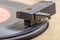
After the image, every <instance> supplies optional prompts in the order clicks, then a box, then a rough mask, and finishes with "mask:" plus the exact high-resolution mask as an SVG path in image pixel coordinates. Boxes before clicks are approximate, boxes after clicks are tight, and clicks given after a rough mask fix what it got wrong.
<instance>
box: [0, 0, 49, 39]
mask: <svg viewBox="0 0 60 40" xmlns="http://www.w3.org/2000/svg"><path fill="white" fill-rule="evenodd" d="M27 6H28V5H26V4H23V3H18V2H12V1H0V40H3V39H4V40H16V39H21V40H23V39H31V38H33V37H35V36H37V35H39V34H40V33H42V32H43V31H45V30H46V29H47V27H48V21H46V20H45V19H44V20H43V21H42V22H41V23H39V24H37V25H38V26H37V25H35V26H32V27H29V28H27V29H24V28H25V25H24V20H23V19H18V18H16V11H18V10H22V9H23V8H24V7H27ZM1 15H2V16H1Z"/></svg>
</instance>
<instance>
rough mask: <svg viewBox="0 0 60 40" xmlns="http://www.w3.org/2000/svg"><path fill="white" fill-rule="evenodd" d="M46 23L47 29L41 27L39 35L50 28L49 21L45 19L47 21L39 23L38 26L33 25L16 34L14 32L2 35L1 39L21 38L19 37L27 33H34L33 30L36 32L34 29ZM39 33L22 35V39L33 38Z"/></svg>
mask: <svg viewBox="0 0 60 40" xmlns="http://www.w3.org/2000/svg"><path fill="white" fill-rule="evenodd" d="M44 24H47V25H46V28H45V29H41V30H40V32H38V33H37V35H39V34H41V33H43V32H44V31H45V30H46V29H47V28H48V25H49V23H48V21H46V20H45V21H43V22H42V23H41V24H40V25H38V26H36V27H35V26H33V27H30V28H28V29H25V30H23V31H22V32H21V33H16V34H12V35H7V36H5V37H0V40H2V39H19V38H20V37H19V36H24V35H26V34H29V33H32V32H34V31H36V30H38V29H39V28H40V27H42V26H43V25H44ZM37 35H36V34H34V35H32V36H29V37H21V38H20V39H25V38H33V37H36V36H37Z"/></svg>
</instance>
